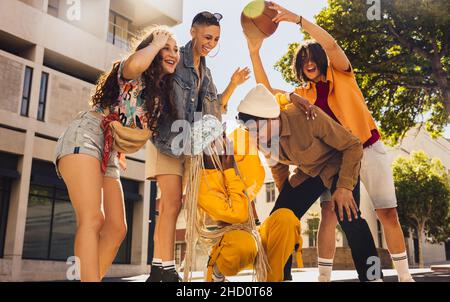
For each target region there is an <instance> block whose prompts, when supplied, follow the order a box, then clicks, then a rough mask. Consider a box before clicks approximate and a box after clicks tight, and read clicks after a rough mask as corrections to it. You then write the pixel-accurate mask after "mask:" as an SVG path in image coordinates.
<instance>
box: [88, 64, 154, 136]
mask: <svg viewBox="0 0 450 302" xmlns="http://www.w3.org/2000/svg"><path fill="white" fill-rule="evenodd" d="M124 65H125V60H123V61H122V62H120V66H119V71H118V73H117V81H118V83H119V97H118V101H119V103H118V105H117V106H115V107H112V108H110V111H111V112H116V113H118V114H119V117H120V121H121V122H122V125H124V126H126V127H130V128H140V129H145V128H148V119H147V116H146V114H147V108H146V107H145V97H144V88H145V82H144V80H143V77H142V75H141V76H139V78H137V79H134V80H127V79H125V78H124V77H123V68H124ZM94 109H95V111H96V112H103V110H102V108H101V106H100V105H97V106H96V107H95V108H94Z"/></svg>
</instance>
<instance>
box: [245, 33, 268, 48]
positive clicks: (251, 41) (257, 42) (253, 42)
mask: <svg viewBox="0 0 450 302" xmlns="http://www.w3.org/2000/svg"><path fill="white" fill-rule="evenodd" d="M244 35H245V33H244ZM245 38H246V39H247V45H248V50H249V51H250V53H256V52H259V50H260V49H261V47H262V44H263V42H264V38H250V37H249V36H247V35H245Z"/></svg>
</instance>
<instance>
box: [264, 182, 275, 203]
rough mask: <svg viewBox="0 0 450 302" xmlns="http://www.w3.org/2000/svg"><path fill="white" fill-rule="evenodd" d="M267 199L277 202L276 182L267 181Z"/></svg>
mask: <svg viewBox="0 0 450 302" xmlns="http://www.w3.org/2000/svg"><path fill="white" fill-rule="evenodd" d="M266 201H267V202H275V183H274V182H269V183H266Z"/></svg>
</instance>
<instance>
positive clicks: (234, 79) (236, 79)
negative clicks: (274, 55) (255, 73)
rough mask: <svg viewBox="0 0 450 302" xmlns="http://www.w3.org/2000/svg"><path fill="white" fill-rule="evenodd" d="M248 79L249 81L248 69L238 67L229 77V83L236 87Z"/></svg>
mask: <svg viewBox="0 0 450 302" xmlns="http://www.w3.org/2000/svg"><path fill="white" fill-rule="evenodd" d="M248 79H250V68H248V67H245V68H243V69H241V68H240V67H239V68H238V69H236V70H235V71H234V73H233V75H232V76H231V83H233V84H234V85H236V86H239V85H242V84H244V83H245V82H246V81H247V80H248Z"/></svg>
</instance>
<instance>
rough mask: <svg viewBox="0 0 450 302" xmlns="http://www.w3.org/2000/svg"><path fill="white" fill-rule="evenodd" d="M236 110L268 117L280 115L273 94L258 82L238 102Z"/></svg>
mask: <svg viewBox="0 0 450 302" xmlns="http://www.w3.org/2000/svg"><path fill="white" fill-rule="evenodd" d="M238 112H240V113H246V114H249V115H253V116H256V117H260V118H267V119H270V118H277V117H279V116H280V106H279V105H278V102H277V100H276V99H275V97H274V96H273V94H272V93H271V92H270V91H269V90H268V89H267V88H266V87H265V86H264V85H263V84H258V85H256V87H255V88H253V89H252V90H250V91H249V93H248V94H247V95H246V96H245V98H244V99H243V100H242V102H241V103H240V104H239V106H238Z"/></svg>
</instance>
